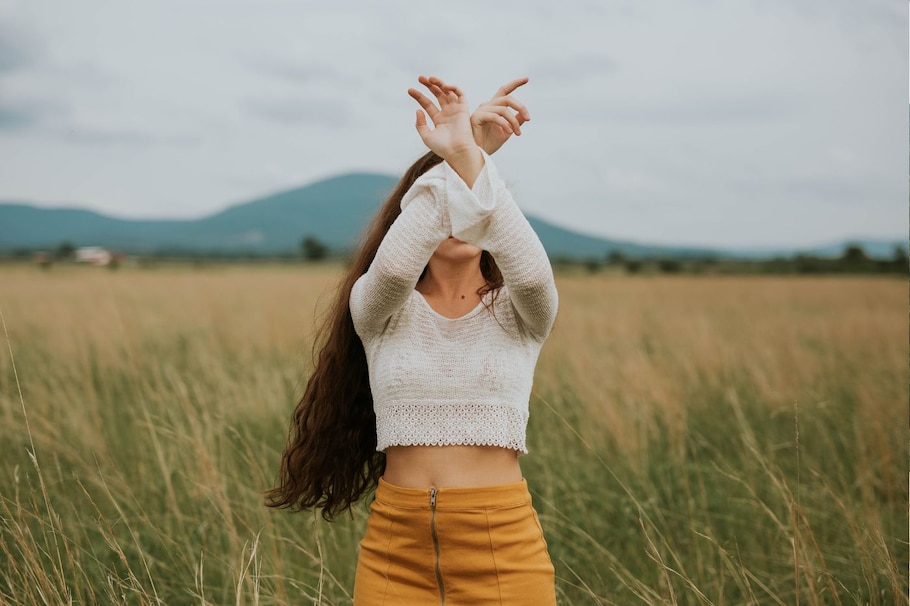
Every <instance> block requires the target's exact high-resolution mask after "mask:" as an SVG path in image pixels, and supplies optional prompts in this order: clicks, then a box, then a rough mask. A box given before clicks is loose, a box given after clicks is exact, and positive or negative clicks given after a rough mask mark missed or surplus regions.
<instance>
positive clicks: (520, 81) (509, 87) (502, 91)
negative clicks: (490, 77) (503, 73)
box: [493, 76, 530, 98]
mask: <svg viewBox="0 0 910 606" xmlns="http://www.w3.org/2000/svg"><path fill="white" fill-rule="evenodd" d="M528 80H530V78H528V77H527V76H525V77H523V78H517V79H515V80H512V81H511V82H507V83H506V84H503V85H502V86H500V87H499V90H498V91H496V94H495V95H493V97H494V98H496V97H505V96H507V95H510V94H512V92H514V91H515V89H517V88H518V87H519V86H524V85H525V84H527V83H528Z"/></svg>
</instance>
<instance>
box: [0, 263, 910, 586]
mask: <svg viewBox="0 0 910 606" xmlns="http://www.w3.org/2000/svg"><path fill="white" fill-rule="evenodd" d="M338 271H339V268H337V267H334V266H330V265H327V266H315V267H314V266H309V267H306V266H300V265H286V266H256V265H249V266H242V265H237V266H208V267H205V268H196V267H191V266H186V267H181V266H174V267H166V266H161V267H158V268H155V269H138V268H122V269H121V270H119V271H116V272H110V271H106V270H99V269H96V268H81V267H55V268H53V269H52V270H51V271H48V272H40V271H39V270H37V269H35V268H32V267H26V266H8V267H0V311H2V314H3V318H4V320H5V323H6V326H7V329H8V334H9V342H8V345H9V349H8V348H7V347H6V346H4V347H3V348H2V350H0V449H2V452H3V453H4V459H5V463H4V465H3V466H2V468H0V603H11V604H32V603H46V604H58V603H68V602H71V601H72V602H73V603H107V602H121V603H137V604H156V603H166V604H181V603H187V604H190V603H193V604H225V603H238V604H242V603H250V604H259V603H262V604H292V603H317V604H345V603H350V590H351V585H352V581H353V562H354V559H355V552H356V545H357V541H358V540H359V537H360V532H361V531H362V524H363V521H364V518H365V516H366V507H365V506H363V507H358V508H357V509H356V510H355V511H354V512H353V515H352V517H351V518H350V519H345V520H341V521H339V522H337V523H335V524H333V525H328V524H326V523H324V522H321V521H320V520H318V519H317V518H315V517H314V516H312V515H308V514H303V515H297V516H293V515H290V514H287V513H285V512H275V511H271V510H267V509H266V508H264V507H263V506H262V505H261V490H262V489H264V488H266V487H268V485H269V483H270V482H271V481H272V479H273V478H274V474H275V470H276V466H277V461H278V454H279V452H280V449H281V448H282V447H283V443H284V439H285V435H286V421H287V418H288V416H289V414H290V411H291V409H292V408H293V405H294V403H295V400H296V398H297V397H298V396H299V394H300V392H301V390H302V388H303V385H304V381H305V373H306V372H307V370H308V367H309V363H310V353H311V347H312V343H311V338H312V331H313V326H314V322H315V321H316V319H317V317H318V313H319V312H318V310H319V309H323V308H324V307H325V305H326V304H327V303H328V302H329V301H330V299H331V298H332V289H333V287H334V284H335V281H336V280H337V277H338ZM558 282H559V284H558V285H559V289H560V308H561V310H560V316H559V320H558V322H557V325H556V328H555V330H554V333H553V335H552V336H551V338H550V340H549V341H548V343H547V345H546V346H545V348H544V351H543V352H542V355H541V358H540V362H539V364H538V370H537V380H536V385H535V391H534V396H533V398H532V403H531V405H532V420H531V427H530V434H529V443H530V448H531V451H532V454H531V455H529V456H528V457H525V458H523V460H522V464H523V467H524V470H525V473H526V475H527V476H528V477H529V481H530V483H531V486H532V489H533V492H534V495H535V503H536V504H537V506H538V509H539V510H540V512H541V518H542V520H543V523H544V527H545V530H546V532H547V536H548V541H549V543H550V547H551V554H552V555H553V559H554V563H555V564H556V567H557V574H558V591H559V595H560V596H561V599H562V601H563V603H566V604H587V603H591V604H627V603H667V604H689V603H692V604H704V603H711V604H742V603H755V604H764V603H779V604H792V603H797V602H799V603H805V604H828V603H832V604H838V603H844V604H847V603H868V604H891V603H906V602H907V575H906V562H907V540H906V520H907V519H906V514H907V510H906V506H907V483H906V479H905V478H906V476H905V475H904V474H905V473H906V472H907V468H906V457H907V448H906V445H907V422H908V419H907V402H908V375H907V360H908V358H907V353H908V351H907V339H908V316H907V309H908V300H907V287H906V283H905V282H904V281H902V280H897V279H885V278H860V277H856V278H849V277H837V278H769V277H761V278H733V277H640V278H623V277H611V276H590V277H579V276H574V277H573V276H564V277H561V278H559V280H558ZM10 350H11V351H12V354H13V356H14V357H15V364H16V370H17V371H18V372H17V373H14V372H13V358H12V357H11V356H10ZM17 378H18V381H19V385H17ZM20 385H21V398H20V392H19V386H20ZM26 415H27V423H26ZM27 425H28V427H27ZM29 429H30V431H29ZM32 443H33V444H34V445H32ZM33 455H34V457H33Z"/></svg>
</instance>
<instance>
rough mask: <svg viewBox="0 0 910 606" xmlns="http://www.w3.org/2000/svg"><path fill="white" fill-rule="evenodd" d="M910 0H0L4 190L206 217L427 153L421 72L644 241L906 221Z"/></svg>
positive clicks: (540, 210) (556, 217)
mask: <svg viewBox="0 0 910 606" xmlns="http://www.w3.org/2000/svg"><path fill="white" fill-rule="evenodd" d="M907 13H908V3H907V2H906V0H753V1H746V0H713V1H712V0H685V1H683V0H649V1H648V2H642V1H640V0H638V1H635V0H629V1H620V0H616V1H611V0H596V1H571V2H562V3H558V2H555V1H553V0H547V1H537V0H525V1H524V2H520V3H511V2H498V3H493V2H479V1H468V0H460V1H459V2H453V3H446V4H442V3H432V2H426V1H425V2H419V3H418V2H405V1H401V0H399V1H386V2H366V1H363V0H361V1H359V2H354V1H352V2H335V3H328V2H318V3H316V2H309V1H306V0H146V1H141V2H140V1H139V0H136V1H131V2H126V1H122V0H79V1H78V2H73V1H72V0H0V199H2V200H8V201H23V202H31V203H35V204H39V205H42V206H82V207H87V208H92V209H95V210H98V211H102V212H105V213H109V214H114V215H117V216H122V217H156V218H157V217H197V216H203V215H206V214H209V213H212V212H214V211H217V210H220V209H222V208H224V207H226V206H229V205H231V204H235V203H238V202H243V201H247V200H249V199H252V198H255V197H259V196H261V195H264V194H268V193H272V192H275V191H279V190H282V189H288V188H292V187H297V186H300V185H304V184H307V183H310V182H312V181H315V180H317V179H320V178H323V177H326V176H331V175H336V174H339V173H343V172H347V171H354V170H357V171H363V170H366V171H372V172H384V173H390V174H398V173H400V172H401V171H402V170H403V169H404V168H406V167H407V166H408V165H409V164H410V163H411V162H412V161H413V159H414V158H416V156H418V155H419V154H421V153H422V151H423V148H422V143H421V142H420V139H419V137H418V136H417V133H416V131H415V130H414V127H413V120H414V109H415V108H416V104H415V103H414V101H413V100H412V99H410V98H409V97H408V96H407V94H406V90H407V88H408V87H409V86H416V85H417V82H416V79H417V76H418V75H420V74H428V75H434V74H435V75H439V76H440V77H442V78H444V79H446V80H449V81H452V82H455V83H457V84H459V85H460V86H461V87H462V88H463V89H464V90H465V91H466V92H467V94H468V98H469V101H470V102H471V104H472V106H474V105H477V104H478V103H480V102H481V101H482V100H483V99H485V98H486V97H489V96H490V95H491V94H492V93H493V91H494V90H495V89H496V88H497V87H498V86H499V85H500V84H502V83H503V82H505V81H507V80H510V79H513V78H515V77H518V76H522V75H528V76H530V78H531V82H530V84H528V85H527V86H526V87H524V89H522V90H520V91H519V93H517V94H516V96H518V97H519V98H520V99H521V100H522V101H524V102H525V103H526V104H527V106H528V108H529V110H530V113H531V117H532V120H531V122H530V123H529V124H528V125H527V126H526V127H525V128H524V129H523V132H524V134H523V136H522V137H520V138H517V139H513V141H510V142H509V143H508V144H507V146H506V147H504V148H503V150H502V151H501V152H500V153H499V154H497V158H496V159H497V161H498V164H499V166H500V170H501V172H502V174H503V175H504V177H505V178H506V180H507V181H508V182H509V183H510V185H511V188H512V191H513V193H514V194H515V196H516V199H517V200H518V202H519V204H520V205H521V206H522V207H523V208H524V209H525V210H526V211H527V212H531V213H534V214H537V215H539V216H541V217H543V218H545V219H548V220H551V221H553V222H555V223H558V224H561V225H564V226H568V227H572V228H576V229H580V230H583V231H585V232H589V233H594V234H597V235H603V236H610V237H616V238H625V239H632V240H638V241H642V242H646V243H679V244H699V245H715V246H729V245H733V246H774V245H810V244H819V243H824V242H828V241H833V240H838V239H841V238H844V237H857V236H862V237H869V236H871V237H899V238H906V236H907V229H908V191H907V187H908V173H907V170H908V123H907V120H908V97H907V94H908V72H910V70H908V14H907Z"/></svg>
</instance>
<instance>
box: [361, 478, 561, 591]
mask: <svg viewBox="0 0 910 606" xmlns="http://www.w3.org/2000/svg"><path fill="white" fill-rule="evenodd" d="M354 604H355V606H399V605H403V606H423V605H431V604H434V605H435V604H439V605H443V606H486V605H493V604H495V605H496V606H509V605H512V604H514V605H521V606H538V605H539V606H553V605H555V604H556V588H555V583H554V574H553V564H552V563H551V562H550V556H549V554H548V553H547V544H546V541H545V540H544V536H543V530H542V529H541V527H540V521H539V520H538V518H537V512H536V511H534V508H533V507H532V506H531V494H530V493H529V492H528V485H527V482H525V481H524V480H522V481H521V482H517V483H515V484H503V485H501V486H481V487H476V488H474V487H471V488H440V489H433V488H431V489H417V488H401V487H398V486H393V485H392V484H389V483H388V482H386V481H385V480H382V479H380V480H379V487H378V489H377V490H376V499H375V500H374V501H373V503H372V505H371V506H370V516H369V518H368V520H367V529H366V534H365V536H364V538H363V540H362V541H361V542H360V556H359V558H358V560H357V576H356V580H355V582H354Z"/></svg>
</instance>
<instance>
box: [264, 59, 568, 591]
mask: <svg viewBox="0 0 910 606" xmlns="http://www.w3.org/2000/svg"><path fill="white" fill-rule="evenodd" d="M419 81H420V82H421V84H423V85H424V86H425V87H426V88H427V89H428V90H429V92H430V93H431V94H432V95H433V97H434V98H435V100H436V103H434V102H432V101H431V100H430V99H429V98H427V97H426V96H424V95H423V94H421V93H420V92H418V91H416V90H414V89H409V91H408V93H409V94H410V95H411V96H412V97H413V98H414V99H415V100H416V101H417V102H418V103H419V104H420V106H421V108H422V111H421V110H418V111H417V118H416V127H417V131H418V133H419V135H420V137H421V138H422V140H423V142H424V143H425V144H426V146H427V147H428V148H429V150H430V152H429V153H428V154H427V155H425V156H424V157H423V158H421V159H420V160H419V161H418V162H417V163H416V164H414V166H412V167H411V168H410V169H409V170H408V171H407V173H406V174H405V176H404V178H403V179H402V181H401V182H400V183H399V185H398V187H397V188H396V190H395V191H394V192H393V193H392V194H391V196H390V197H389V199H388V201H387V202H386V203H385V205H384V206H383V208H382V209H381V210H380V213H379V215H378V216H377V218H376V220H375V222H374V224H373V226H372V228H371V231H370V232H369V234H368V236H367V238H366V240H365V242H364V244H363V245H362V247H361V249H360V251H359V253H358V256H357V258H356V259H355V262H354V264H353V266H352V268H351V270H350V272H349V273H348V276H347V279H346V280H345V281H344V282H343V284H342V286H341V289H340V292H339V298H338V300H337V302H336V304H335V307H334V309H333V311H332V312H331V317H330V318H329V322H328V324H327V327H326V330H327V333H328V336H327V339H326V342H325V345H324V346H323V348H322V350H321V351H320V354H319V357H318V360H317V368H316V370H315V372H314V374H313V376H312V377H311V379H310V381H309V383H308V384H307V389H306V392H305V394H304V396H303V398H302V400H301V402H300V404H298V406H297V409H296V411H295V417H294V424H293V426H292V429H291V439H290V443H289V445H288V447H287V449H286V450H285V452H284V455H283V458H282V467H281V478H280V479H281V482H280V485H279V486H278V487H276V488H274V489H273V490H272V491H270V492H269V493H268V497H269V504H270V505H271V506H291V507H299V508H311V507H320V508H322V510H323V515H324V516H326V517H327V518H328V519H331V517H332V516H333V515H335V514H336V513H338V512H341V511H344V510H345V509H348V508H349V507H350V506H351V505H352V504H353V503H354V502H355V501H357V500H358V499H359V498H360V497H361V496H363V495H364V494H365V493H367V492H368V491H370V490H372V489H373V488H374V487H375V488H376V494H375V499H374V501H373V503H372V505H371V513H370V517H369V519H368V521H367V530H366V535H365V537H364V539H363V541H362V542H361V550H360V556H359V559H358V564H357V575H356V582H355V589H354V603H355V605H357V606H370V605H373V604H387V605H393V604H394V605H397V604H405V605H411V604H414V605H421V604H448V605H450V606H455V605H460V604H465V605H467V604H470V605H472V606H476V605H482V604H499V605H507V604H516V605H517V604H522V605H535V604H541V605H544V604H555V601H556V600H555V588H554V575H553V566H552V564H551V562H550V558H549V555H548V554H547V549H546V543H545V541H544V538H543V533H542V531H541V528H540V524H539V521H538V519H537V514H536V512H535V511H534V509H533V507H532V506H531V498H530V494H529V492H528V488H527V484H526V483H525V481H524V479H523V478H522V474H521V469H520V467H519V461H518V455H519V454H523V453H526V452H527V449H526V448H525V430H526V426H527V419H528V399H529V396H530V391H531V382H532V378H533V371H534V366H535V364H536V361H537V356H538V353H539V351H540V348H541V345H542V344H543V341H544V339H545V338H546V337H547V335H548V334H549V332H550V328H551V327H552V325H553V322H554V320H555V316H556V308H557V294H556V288H555V285H554V282H553V274H552V271H551V268H550V264H549V261H548V259H547V256H546V253H545V252H544V249H543V247H542V246H541V244H540V241H539V240H538V238H537V236H536V235H535V234H534V231H533V230H532V229H531V227H530V225H529V224H528V222H527V220H526V219H525V218H524V216H523V215H522V214H521V211H520V210H519V209H518V207H517V206H516V205H515V202H514V201H513V200H512V198H511V196H510V194H509V193H508V191H507V190H506V188H505V186H504V184H503V182H502V180H501V179H500V178H499V177H498V175H497V171H496V167H495V166H494V164H493V162H492V161H491V160H490V157H489V154H490V153H493V152H494V151H496V149H498V148H499V147H500V146H501V145H502V144H503V143H504V142H505V141H506V140H507V139H508V138H509V137H510V135H511V134H520V132H521V130H520V129H521V125H522V124H523V123H524V122H526V121H527V120H528V119H529V118H530V116H528V114H527V110H526V109H525V108H524V106H522V105H521V104H519V103H518V102H517V101H515V100H514V99H512V98H511V97H510V96H509V94H510V93H511V92H512V91H513V90H515V88H517V87H518V86H521V85H522V84H524V83H525V82H527V79H526V78H524V79H520V80H516V81H514V82H512V83H510V84H507V85H506V86H504V87H503V88H501V89H500V90H499V91H497V95H495V96H494V98H493V99H492V100H491V101H490V102H488V103H486V104H483V105H481V106H480V108H478V110H477V111H476V112H475V113H474V114H473V115H471V114H470V113H469V111H468V105H467V101H466V100H465V97H464V94H463V93H462V92H461V90H460V89H459V88H458V87H456V86H453V85H450V84H447V83H445V82H443V81H442V80H440V79H439V78H425V77H421V78H420V79H419ZM512 110H514V111H515V113H513V112H512ZM424 112H426V113H424ZM427 115H428V116H429V118H430V120H431V121H432V122H433V128H430V127H429V126H428V124H427V120H426V118H427Z"/></svg>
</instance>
